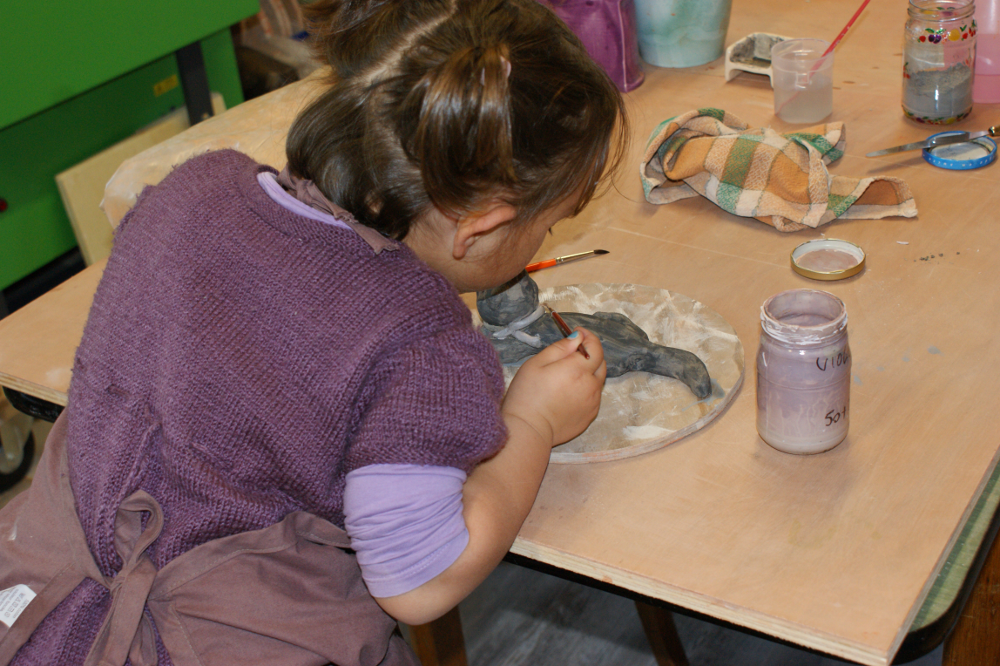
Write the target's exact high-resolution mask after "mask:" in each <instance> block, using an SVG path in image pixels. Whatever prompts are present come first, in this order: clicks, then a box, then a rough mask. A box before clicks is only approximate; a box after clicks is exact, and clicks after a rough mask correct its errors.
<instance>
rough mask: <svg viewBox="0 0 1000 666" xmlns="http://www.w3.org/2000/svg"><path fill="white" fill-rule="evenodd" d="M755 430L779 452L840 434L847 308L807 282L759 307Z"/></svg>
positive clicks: (813, 449) (846, 389) (825, 443)
mask: <svg viewBox="0 0 1000 666" xmlns="http://www.w3.org/2000/svg"><path fill="white" fill-rule="evenodd" d="M760 323H761V332H760V347H759V348H758V350H757V432H758V433H759V434H760V436H761V438H762V439H763V440H764V441H765V442H767V443H768V444H770V445H771V446H773V447H774V448H776V449H778V450H779V451H784V452H786V453H820V452H821V451H827V450H829V449H832V448H833V447H835V446H836V445H837V444H840V442H842V441H843V440H844V438H845V437H847V428H848V422H849V414H850V412H849V405H850V397H851V349H850V347H849V346H848V344H847V308H845V307H844V302H843V301H841V300H840V299H839V298H837V297H836V296H834V295H833V294H830V293H827V292H825V291H818V290H815V289H793V290H791V291H783V292H781V293H780V294H776V295H774V296H772V297H771V298H769V299H767V300H766V301H764V305H763V306H761V309H760Z"/></svg>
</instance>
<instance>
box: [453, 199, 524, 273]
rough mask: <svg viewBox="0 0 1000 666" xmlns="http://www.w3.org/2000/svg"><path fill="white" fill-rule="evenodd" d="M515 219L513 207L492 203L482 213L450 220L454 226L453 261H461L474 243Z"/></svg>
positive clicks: (515, 211) (515, 214)
mask: <svg viewBox="0 0 1000 666" xmlns="http://www.w3.org/2000/svg"><path fill="white" fill-rule="evenodd" d="M515 217H517V210H515V208H514V207H513V206H511V205H509V204H506V203H494V204H491V205H490V207H489V208H487V209H486V210H484V211H482V212H477V213H470V214H469V215H466V216H465V217H461V218H457V219H456V218H452V219H453V221H454V222H455V225H456V229H455V243H454V247H453V248H452V256H453V257H454V258H455V259H462V258H463V257H464V256H465V253H466V251H467V250H468V249H469V248H470V247H472V246H473V245H474V244H475V243H476V241H478V240H480V239H481V238H483V237H484V236H486V235H488V234H489V233H490V232H492V231H493V230H495V229H496V228H498V227H500V226H502V225H504V224H507V223H508V222H510V221H511V220H513V219H514V218H515Z"/></svg>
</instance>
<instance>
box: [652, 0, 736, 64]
mask: <svg viewBox="0 0 1000 666" xmlns="http://www.w3.org/2000/svg"><path fill="white" fill-rule="evenodd" d="M634 1H635V23H636V29H637V30H638V32H639V55H641V56H642V59H643V60H645V61H646V62H648V63H649V64H650V65H656V66H657V67H695V66H697V65H704V64H705V63H709V62H712V61H713V60H715V59H717V58H719V57H721V56H722V51H723V48H724V47H725V45H726V32H727V31H728V30H729V15H730V13H731V11H732V6H733V3H732V0H634Z"/></svg>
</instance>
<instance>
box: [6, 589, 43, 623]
mask: <svg viewBox="0 0 1000 666" xmlns="http://www.w3.org/2000/svg"><path fill="white" fill-rule="evenodd" d="M34 598H35V593H34V592H32V591H31V588H30V587H28V586H27V585H15V586H14V587H8V588H7V589H6V590H0V622H3V623H4V624H6V625H7V626H8V627H10V626H13V624H14V622H16V621H17V618H18V617H20V615H21V613H22V612H23V611H24V609H25V608H27V607H28V604H30V603H31V600H32V599H34Z"/></svg>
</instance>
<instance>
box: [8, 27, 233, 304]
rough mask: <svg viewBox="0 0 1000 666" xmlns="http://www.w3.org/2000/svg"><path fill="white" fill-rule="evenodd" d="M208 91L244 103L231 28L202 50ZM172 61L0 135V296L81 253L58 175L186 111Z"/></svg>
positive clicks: (119, 80) (96, 90)
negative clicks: (172, 83) (166, 86)
mask: <svg viewBox="0 0 1000 666" xmlns="http://www.w3.org/2000/svg"><path fill="white" fill-rule="evenodd" d="M201 44H202V52H203V54H204V57H205V69H206V72H207V74H208V82H209V87H210V88H211V89H212V90H217V91H219V92H221V93H222V95H223V97H224V98H225V101H226V106H227V107H232V106H235V105H237V104H239V103H241V102H242V101H243V95H242V92H241V90H240V84H239V73H238V71H237V69H236V56H235V53H234V50H233V45H232V39H231V37H230V33H229V30H228V28H227V29H226V30H222V31H219V32H218V33H216V34H215V35H212V36H211V37H209V38H208V39H205V40H203V41H202V42H201ZM171 77H175V79H176V77H177V63H176V59H175V58H174V56H173V54H171V55H168V56H166V57H163V58H160V59H158V60H156V61H154V62H152V63H150V64H148V65H146V66H144V67H140V68H139V69H137V70H135V71H134V72H132V73H130V74H127V75H125V76H122V77H119V78H117V79H115V80H113V81H110V82H108V83H106V84H104V85H101V86H98V87H96V88H94V89H93V90H90V91H87V92H85V93H83V94H81V95H77V96H75V97H73V98H72V99H70V100H68V101H66V102H64V103H62V104H58V105H56V106H54V107H52V108H50V109H48V110H46V111H44V112H42V113H38V114H35V115H33V116H31V117H30V118H28V119H26V120H23V121H21V122H19V123H16V124H14V125H11V126H10V127H7V128H5V129H2V130H0V198H3V199H5V200H6V201H7V205H8V207H7V210H6V211H3V212H0V289H3V288H6V287H8V286H10V285H11V284H12V283H13V282H16V281H17V280H19V279H21V278H22V277H25V276H26V275H28V274H30V273H31V272H33V271H35V270H37V269H38V268H41V267H42V266H44V265H45V264H47V263H48V262H50V261H52V260H53V259H55V258H56V257H58V256H60V255H62V254H63V253H65V252H67V251H68V250H71V249H72V248H73V247H75V246H76V237H75V236H74V234H73V229H72V226H71V225H70V222H69V219H68V218H67V216H66V212H65V209H64V208H63V204H62V199H61V198H60V196H59V190H58V187H57V186H56V183H55V175H56V174H57V173H59V172H61V171H64V170H65V169H67V168H69V167H71V166H73V165H74V164H77V163H79V162H81V161H83V160H85V159H87V158H88V157H90V156H91V155H93V154H95V153H98V152H100V151H102V150H104V149H105V148H107V147H109V146H111V145H113V144H115V143H117V142H118V141H121V140H122V139H124V138H126V137H128V136H130V135H131V134H133V133H134V132H135V131H136V130H138V129H140V128H142V127H143V126H145V125H147V124H149V123H151V122H153V121H154V120H156V119H158V118H160V117H161V116H163V115H164V114H166V113H169V112H170V111H171V110H173V109H176V108H178V107H180V106H182V105H183V104H184V95H183V92H182V91H181V87H180V85H177V86H176V87H174V88H172V89H170V90H168V91H166V92H162V93H161V94H160V95H157V94H156V90H155V86H156V84H158V83H161V82H163V81H167V80H170V78H171Z"/></svg>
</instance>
